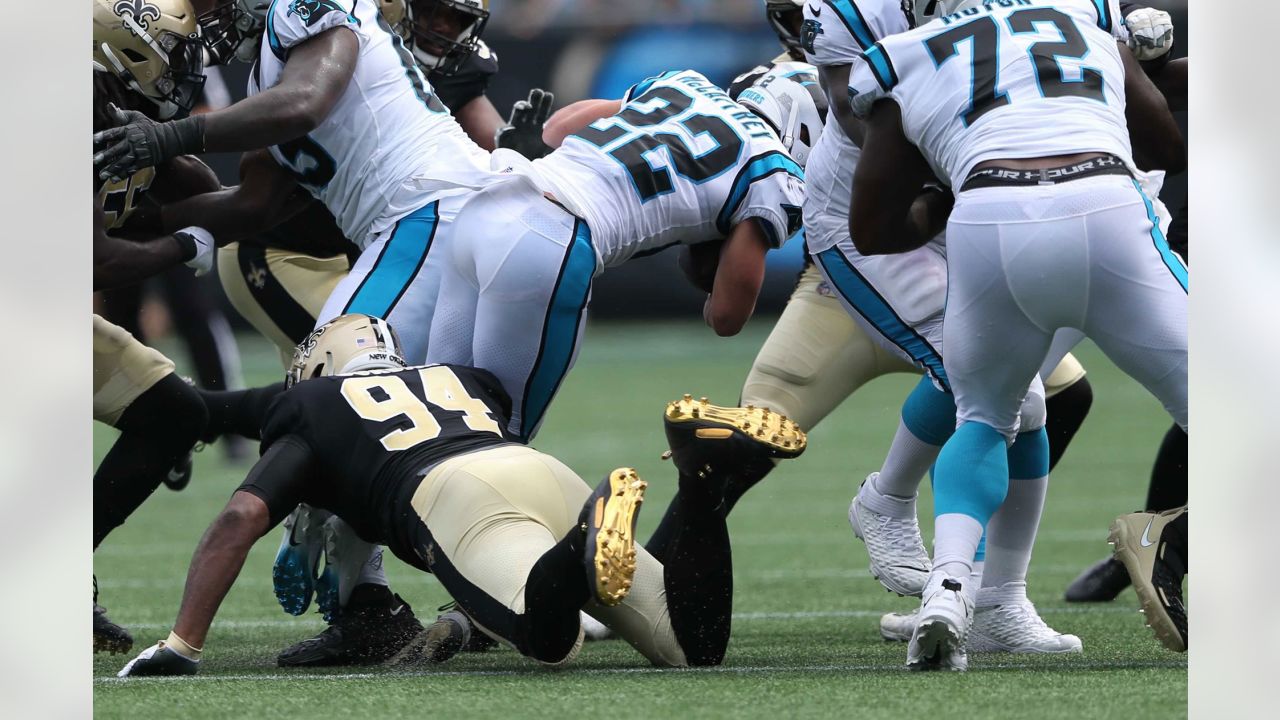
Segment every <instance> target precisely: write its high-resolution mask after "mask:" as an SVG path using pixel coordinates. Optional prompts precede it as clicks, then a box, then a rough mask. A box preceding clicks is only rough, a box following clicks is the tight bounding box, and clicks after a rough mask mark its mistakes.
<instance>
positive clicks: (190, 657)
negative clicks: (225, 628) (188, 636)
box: [116, 633, 200, 678]
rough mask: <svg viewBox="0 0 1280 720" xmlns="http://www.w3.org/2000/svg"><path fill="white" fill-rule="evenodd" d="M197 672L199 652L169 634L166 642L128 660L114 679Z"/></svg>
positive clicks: (163, 641)
mask: <svg viewBox="0 0 1280 720" xmlns="http://www.w3.org/2000/svg"><path fill="white" fill-rule="evenodd" d="M199 670H200V650H199V649H198V648H193V647H191V646H190V645H188V644H187V643H186V642H184V641H183V640H182V638H180V637H178V636H177V635H174V634H173V633H169V639H168V640H161V641H160V642H158V643H156V644H155V645H152V646H151V647H149V648H147V649H146V650H143V651H142V652H140V653H138V657H136V658H134V659H132V660H130V661H129V664H128V665H125V666H124V668H123V669H121V670H120V672H118V673H116V677H122V678H123V677H147V676H157V675H195V674H196V673H197V672H199Z"/></svg>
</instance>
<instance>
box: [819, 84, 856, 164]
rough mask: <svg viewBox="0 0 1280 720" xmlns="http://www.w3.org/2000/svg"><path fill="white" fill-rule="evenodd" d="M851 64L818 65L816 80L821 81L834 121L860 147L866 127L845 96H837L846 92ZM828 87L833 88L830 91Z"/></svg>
mask: <svg viewBox="0 0 1280 720" xmlns="http://www.w3.org/2000/svg"><path fill="white" fill-rule="evenodd" d="M851 67H852V66H851V65H848V64H842V65H819V66H818V80H819V81H820V82H821V83H822V87H823V89H824V91H826V93H827V108H828V110H829V111H830V112H833V113H835V115H836V122H837V123H838V124H839V125H840V129H842V130H844V134H845V135H848V136H849V139H850V140H852V141H853V142H854V144H855V145H857V146H858V147H862V141H863V138H864V136H865V135H866V128H865V126H864V125H863V123H862V120H861V119H859V118H858V116H857V115H855V114H854V113H853V107H852V106H851V105H850V104H849V101H848V100H847V99H846V98H845V97H838V96H837V94H839V93H846V92H847V88H848V87H849V69H850V68H851ZM828 88H833V89H835V91H836V92H834V93H833V92H832V91H831V90H829V89H828Z"/></svg>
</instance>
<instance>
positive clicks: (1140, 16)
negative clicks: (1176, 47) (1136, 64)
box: [1124, 8, 1173, 62]
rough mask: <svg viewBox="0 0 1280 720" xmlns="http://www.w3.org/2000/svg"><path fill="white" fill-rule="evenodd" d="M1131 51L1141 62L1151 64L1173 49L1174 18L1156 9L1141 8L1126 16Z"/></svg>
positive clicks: (1125, 21)
mask: <svg viewBox="0 0 1280 720" xmlns="http://www.w3.org/2000/svg"><path fill="white" fill-rule="evenodd" d="M1124 24H1125V25H1126V26H1128V28H1129V49H1130V50H1132V51H1133V56H1134V57H1135V58H1137V59H1138V60H1139V61H1140V62H1150V61H1151V60H1155V59H1157V58H1159V57H1161V56H1163V55H1167V54H1169V51H1170V50H1172V49H1173V18H1172V17H1170V16H1169V13H1167V12H1165V11H1163V10H1157V9H1155V8H1139V9H1137V10H1134V11H1133V12H1131V13H1129V14H1128V15H1127V16H1125V19H1124Z"/></svg>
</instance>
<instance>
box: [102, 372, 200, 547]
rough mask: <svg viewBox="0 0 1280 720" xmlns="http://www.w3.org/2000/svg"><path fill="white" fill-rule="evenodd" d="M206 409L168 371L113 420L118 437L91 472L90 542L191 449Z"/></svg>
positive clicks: (129, 510)
mask: <svg viewBox="0 0 1280 720" xmlns="http://www.w3.org/2000/svg"><path fill="white" fill-rule="evenodd" d="M207 420H208V414H207V412H206V410H205V406H204V403H203V402H201V400H200V396H199V395H197V394H196V391H195V390H194V389H192V388H191V386H190V385H188V384H187V383H186V382H184V381H183V380H182V378H180V377H178V376H177V375H175V374H173V373H170V374H168V375H166V376H164V377H163V378H161V379H160V380H159V382H157V383H156V384H155V385H152V386H151V388H150V389H148V390H147V391H146V392H144V393H142V394H141V395H139V396H138V398H137V399H136V400H134V401H133V403H131V404H130V405H129V407H128V408H126V409H125V411H124V413H123V414H122V415H121V416H120V419H119V421H117V422H116V424H115V427H116V428H117V429H118V430H120V437H119V438H117V439H116V442H115V444H114V445H112V446H111V450H110V451H109V452H108V453H107V456H106V457H104V458H103V459H102V463H101V464H100V465H98V469H97V471H96V472H95V473H94V474H93V547H94V549H95V550H96V549H97V548H98V545H99V544H100V543H101V542H102V540H103V538H105V537H106V536H107V535H108V534H109V533H110V532H111V531H112V530H114V529H116V528H117V527H120V526H121V525H123V524H124V521H125V520H126V519H127V518H128V517H129V515H131V514H132V513H133V511H134V510H136V509H138V506H140V505H142V503H143V502H144V501H145V500H146V499H147V498H148V497H150V496H151V493H152V492H154V491H155V489H156V488H157V487H159V486H160V483H161V482H163V481H164V478H165V476H166V475H168V473H169V471H170V470H171V469H173V466H174V465H175V464H176V463H177V462H178V461H179V460H181V459H182V456H183V455H185V454H186V453H187V452H189V451H190V450H191V447H192V446H193V445H195V443H196V441H197V440H198V439H199V437H200V432H201V431H202V430H204V425H205V422H206V421H207Z"/></svg>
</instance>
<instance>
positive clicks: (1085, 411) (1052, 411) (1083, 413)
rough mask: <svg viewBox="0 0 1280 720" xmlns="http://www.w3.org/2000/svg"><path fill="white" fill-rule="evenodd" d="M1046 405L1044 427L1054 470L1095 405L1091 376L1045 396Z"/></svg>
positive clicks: (1050, 464) (1051, 466)
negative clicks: (1047, 435) (1047, 396)
mask: <svg viewBox="0 0 1280 720" xmlns="http://www.w3.org/2000/svg"><path fill="white" fill-rule="evenodd" d="M1044 405H1045V415H1046V417H1045V425H1044V427H1045V430H1046V431H1047V432H1048V433H1049V469H1050V470H1052V469H1053V468H1054V466H1056V465H1057V464H1058V461H1059V460H1061V459H1062V453H1064V452H1066V451H1067V446H1068V445H1070V444H1071V438H1073V437H1075V435H1076V431H1077V430H1079V429H1080V426H1081V425H1083V424H1084V419H1085V418H1086V417H1087V416H1088V415H1089V408H1090V407H1092V406H1093V387H1092V386H1091V385H1090V384H1089V378H1087V377H1082V378H1080V379H1079V380H1077V381H1075V382H1074V383H1072V384H1071V385H1069V386H1068V387H1066V388H1064V389H1063V390H1062V391H1061V392H1059V393H1058V394H1056V395H1054V396H1053V397H1051V398H1045V401H1044Z"/></svg>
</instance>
